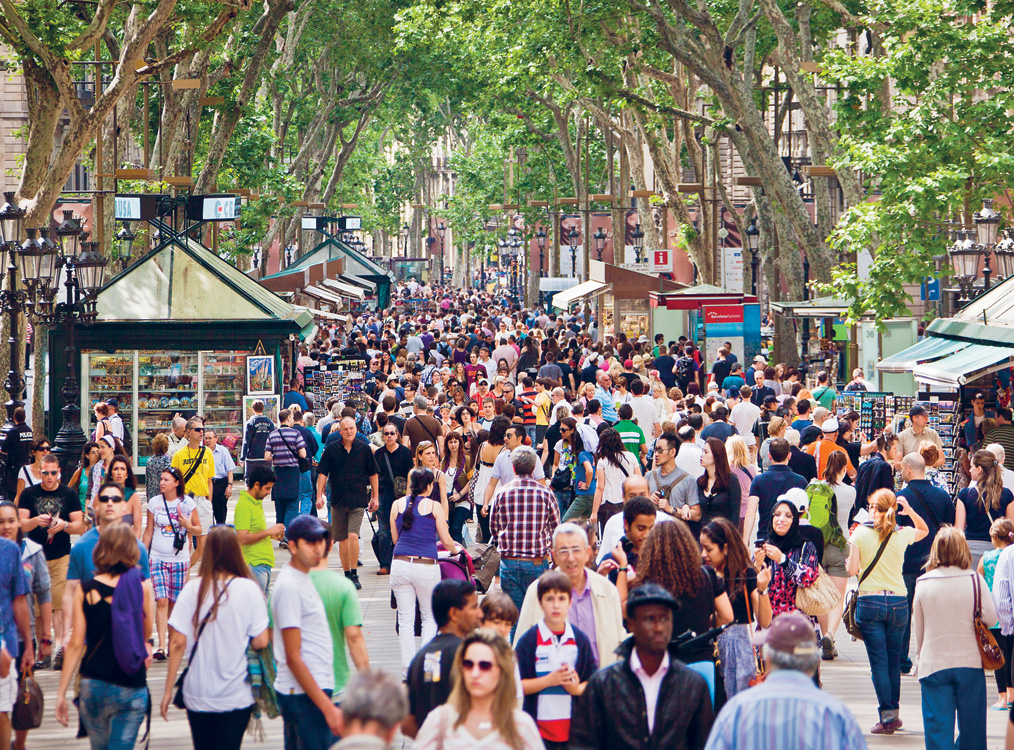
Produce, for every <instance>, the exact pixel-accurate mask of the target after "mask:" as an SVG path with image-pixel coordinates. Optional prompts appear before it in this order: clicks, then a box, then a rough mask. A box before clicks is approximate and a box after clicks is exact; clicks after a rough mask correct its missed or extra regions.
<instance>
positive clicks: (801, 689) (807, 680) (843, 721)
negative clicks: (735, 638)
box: [704, 612, 866, 750]
mask: <svg viewBox="0 0 1014 750" xmlns="http://www.w3.org/2000/svg"><path fill="white" fill-rule="evenodd" d="M754 642H755V643H760V644H763V649H764V660H765V662H766V663H767V667H768V675H767V679H766V680H764V682H763V683H762V684H760V685H757V686H755V687H752V688H750V689H749V690H744V691H743V692H741V693H738V694H737V695H736V696H734V697H733V698H731V699H730V700H729V702H728V703H726V704H725V707H724V708H723V709H722V711H721V713H719V714H718V718H717V719H716V720H715V724H714V726H713V727H712V728H711V734H710V735H709V736H708V743H707V745H705V746H704V748H705V750H733V748H735V750H782V749H783V748H797V747H812V746H814V745H815V744H818V745H819V746H820V747H821V748H823V750H865V749H866V740H865V739H864V737H863V733H862V731H861V730H860V729H859V726H858V725H857V724H856V720H855V718H853V716H852V714H851V713H850V712H849V710H848V708H846V707H845V704H844V703H842V702H841V701H840V700H838V699H837V698H835V697H834V696H833V695H831V694H830V693H828V692H826V691H824V690H821V689H820V688H818V687H817V686H816V685H814V684H813V676H814V675H815V674H816V672H817V667H818V666H819V665H820V652H819V650H818V649H817V646H816V639H815V633H814V632H813V625H811V624H810V621H809V620H808V619H807V618H806V617H805V616H804V615H802V614H800V613H798V612H785V613H783V614H780V615H778V617H776V618H775V619H774V620H773V621H772V623H771V627H770V628H769V629H768V630H766V631H762V632H759V633H758V634H757V635H755V636H754ZM817 737H819V738H820V740H819V742H817V741H816V740H815V738H817Z"/></svg>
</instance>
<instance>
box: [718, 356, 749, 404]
mask: <svg viewBox="0 0 1014 750" xmlns="http://www.w3.org/2000/svg"><path fill="white" fill-rule="evenodd" d="M721 385H722V390H723V391H725V392H726V393H727V394H729V397H730V398H737V397H738V396H739V389H740V388H742V387H743V386H744V385H746V379H745V378H744V377H743V365H741V364H740V363H739V362H734V363H733V365H732V371H731V372H730V373H729V377H727V378H726V379H725V380H723V381H722V383H721Z"/></svg>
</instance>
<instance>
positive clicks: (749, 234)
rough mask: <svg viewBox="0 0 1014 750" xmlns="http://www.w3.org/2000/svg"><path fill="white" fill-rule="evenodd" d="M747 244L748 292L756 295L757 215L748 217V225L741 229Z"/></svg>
mask: <svg viewBox="0 0 1014 750" xmlns="http://www.w3.org/2000/svg"><path fill="white" fill-rule="evenodd" d="M743 234H745V235H746V242H747V245H748V246H749V247H750V294H752V295H753V296H754V297H756V296H757V265H758V258H757V251H758V249H759V248H760V230H759V229H758V228H757V217H756V216H754V217H753V218H751V219H750V226H748V227H747V228H746V229H744V230H743Z"/></svg>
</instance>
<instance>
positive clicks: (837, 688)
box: [28, 502, 1007, 750]
mask: <svg viewBox="0 0 1014 750" xmlns="http://www.w3.org/2000/svg"><path fill="white" fill-rule="evenodd" d="M271 506H272V503H270V502H269V503H265V509H266V511H267V513H268V515H269V518H268V523H269V524H271V523H273V520H272V518H271V514H272V512H273V508H271ZM229 520H230V521H231V516H230V519H229ZM363 528H364V533H365V535H366V537H367V538H366V539H364V540H363V548H362V560H363V562H364V563H365V567H364V568H363V569H362V570H361V571H360V580H361V582H362V584H363V589H362V591H361V592H360V601H361V602H362V609H363V618H364V625H363V630H364V633H365V635H366V642H367V645H368V648H369V653H370V665H371V666H372V667H376V668H380V669H383V670H385V671H387V672H389V673H391V674H399V673H400V670H401V664H400V653H399V650H398V643H397V639H396V635H395V632H394V622H395V611H394V610H393V609H391V604H390V601H391V597H390V592H391V589H390V584H389V579H388V578H387V577H386V576H385V577H381V576H378V575H376V571H377V563H376V559H375V558H374V556H373V551H372V549H371V548H370V543H369V536H370V530H369V526H368V525H364V527H363ZM277 556H278V566H279V567H281V566H282V565H284V564H285V562H286V561H287V560H288V557H289V556H288V553H287V552H285V551H284V550H278V551H277ZM329 562H330V567H331V568H332V569H333V570H338V571H340V570H341V563H340V562H339V560H338V554H337V550H333V551H332V554H331V557H330V561H329ZM839 638H840V639H841V642H840V643H839V644H838V649H839V651H840V652H841V655H840V657H839V658H838V659H836V660H835V661H834V662H825V663H824V665H823V668H822V679H823V682H824V687H825V689H827V690H828V691H830V692H831V693H832V694H834V695H836V696H837V697H839V698H840V699H842V700H843V701H845V703H846V704H847V705H848V706H849V708H850V709H851V710H852V712H853V714H854V715H855V717H856V719H857V720H858V722H859V725H860V726H861V727H862V728H863V730H864V731H866V732H868V731H869V728H870V727H872V726H873V725H874V724H875V723H876V721H877V704H876V699H875V696H874V693H873V684H872V682H871V681H870V673H869V664H868V662H867V660H866V651H865V650H864V648H863V644H862V643H861V642H855V643H853V642H852V641H851V640H850V639H848V638H847V636H846V635H845V634H844V628H842V629H841V631H840V633H839ZM350 664H351V662H350ZM165 674H166V666H165V663H164V662H163V663H161V664H155V665H153V667H152V669H151V670H150V671H149V680H148V684H149V686H150V688H151V692H152V698H153V700H154V703H155V706H156V708H155V714H154V715H153V716H152V731H151V734H152V739H151V748H152V750H181V749H182V748H188V747H192V745H191V741H190V732H189V727H188V725H187V721H186V714H185V713H184V712H183V711H179V710H177V709H175V708H171V709H170V712H171V713H170V720H169V722H168V723H166V722H165V721H163V720H162V717H161V716H159V715H158V713H157V712H158V709H157V705H158V703H159V701H160V700H161V698H162V693H163V686H164V684H165ZM37 677H38V680H39V684H40V685H41V687H42V689H43V691H44V692H45V696H46V713H45V717H44V719H43V724H42V727H40V728H39V729H37V730H35V731H33V732H31V733H30V734H29V735H28V748H30V749H31V750H37V749H39V750H48V749H50V748H53V749H55V748H87V747H88V744H87V740H85V739H81V740H76V739H74V730H73V729H71V728H67V729H65V728H64V727H62V726H60V724H59V723H57V721H56V719H55V718H54V716H53V708H54V706H55V702H56V689H57V687H58V684H59V674H58V673H57V672H53V671H47V672H44V673H40V674H39V675H37ZM987 687H988V690H987V695H988V696H989V698H990V701H992V700H995V697H996V696H995V694H994V689H995V683H994V682H993V679H992V677H989V678H988V683H987ZM920 705H921V704H920V694H919V684H918V681H917V680H916V679H915V678H913V677H902V697H901V708H902V710H901V716H902V719H903V720H904V723H905V728H904V729H903V730H902V731H900V732H897V733H896V734H894V735H893V736H890V737H877V736H874V735H870V734H867V735H866V738H867V742H868V744H869V747H871V748H919V747H923V746H924V744H923V733H922V714H921V710H920ZM76 721H77V715H76V712H75V710H74V708H73V706H72V707H71V727H74V726H76ZM987 723H988V737H989V741H988V748H989V750H999V749H1001V748H1003V747H1004V737H1005V732H1006V724H1007V714H1006V713H1001V712H996V711H989V712H988V717H987ZM264 733H265V739H266V741H265V742H264V743H257V742H254V741H253V740H252V739H248V740H247V742H246V743H245V747H249V748H258V747H262V748H265V749H266V750H275V749H279V750H280V748H282V722H281V720H280V719H277V720H274V721H265V722H264ZM404 746H405V747H406V748H409V747H411V744H410V743H409V742H405V743H404ZM814 747H818V746H817V745H814ZM616 750H621V749H620V748H617V749H616Z"/></svg>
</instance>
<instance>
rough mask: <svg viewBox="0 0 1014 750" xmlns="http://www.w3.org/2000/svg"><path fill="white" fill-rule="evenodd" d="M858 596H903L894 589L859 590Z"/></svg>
mask: <svg viewBox="0 0 1014 750" xmlns="http://www.w3.org/2000/svg"><path fill="white" fill-rule="evenodd" d="M859 596H904V594H899V593H898V592H896V591H885V590H881V591H860V592H859Z"/></svg>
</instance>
